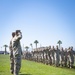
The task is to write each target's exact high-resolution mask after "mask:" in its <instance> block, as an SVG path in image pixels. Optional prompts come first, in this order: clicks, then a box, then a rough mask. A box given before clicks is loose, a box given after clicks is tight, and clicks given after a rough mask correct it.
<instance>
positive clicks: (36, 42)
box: [34, 40, 39, 49]
mask: <svg viewBox="0 0 75 75" xmlns="http://www.w3.org/2000/svg"><path fill="white" fill-rule="evenodd" d="M34 43H35V45H36V49H37V44H38V43H39V42H38V40H35V41H34Z"/></svg>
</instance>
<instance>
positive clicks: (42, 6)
mask: <svg viewBox="0 0 75 75" xmlns="http://www.w3.org/2000/svg"><path fill="white" fill-rule="evenodd" d="M17 29H19V30H21V32H22V35H23V37H22V39H21V46H22V47H25V46H29V47H30V43H32V44H33V48H35V44H34V41H35V40H38V41H39V44H38V47H40V46H41V47H42V46H49V45H51V46H53V45H54V46H56V45H57V41H58V40H61V41H62V45H61V46H62V47H64V48H68V47H69V46H73V47H74V48H75V0H0V50H4V47H3V45H4V44H7V45H9V43H10V40H11V34H12V32H13V31H16V30H17ZM8 51H9V49H8Z"/></svg>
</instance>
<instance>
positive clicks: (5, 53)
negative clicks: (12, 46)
mask: <svg viewBox="0 0 75 75" xmlns="http://www.w3.org/2000/svg"><path fill="white" fill-rule="evenodd" d="M3 47H5V54H6V48H7V47H8V45H6V44H5V45H4V46H3Z"/></svg>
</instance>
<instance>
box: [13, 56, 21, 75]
mask: <svg viewBox="0 0 75 75" xmlns="http://www.w3.org/2000/svg"><path fill="white" fill-rule="evenodd" d="M20 68H21V57H15V58H14V75H18V74H19V71H20Z"/></svg>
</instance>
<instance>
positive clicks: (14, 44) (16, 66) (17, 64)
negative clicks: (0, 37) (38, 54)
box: [9, 30, 22, 75]
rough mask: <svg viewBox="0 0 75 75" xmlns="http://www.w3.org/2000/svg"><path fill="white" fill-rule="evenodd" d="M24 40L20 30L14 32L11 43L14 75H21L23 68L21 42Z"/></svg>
mask: <svg viewBox="0 0 75 75" xmlns="http://www.w3.org/2000/svg"><path fill="white" fill-rule="evenodd" d="M21 39H22V33H21V31H20V30H16V31H15V32H12V39H11V41H10V45H9V49H10V70H11V73H12V74H14V75H19V71H20V68H21V55H22V49H21V45H20V40H21Z"/></svg>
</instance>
